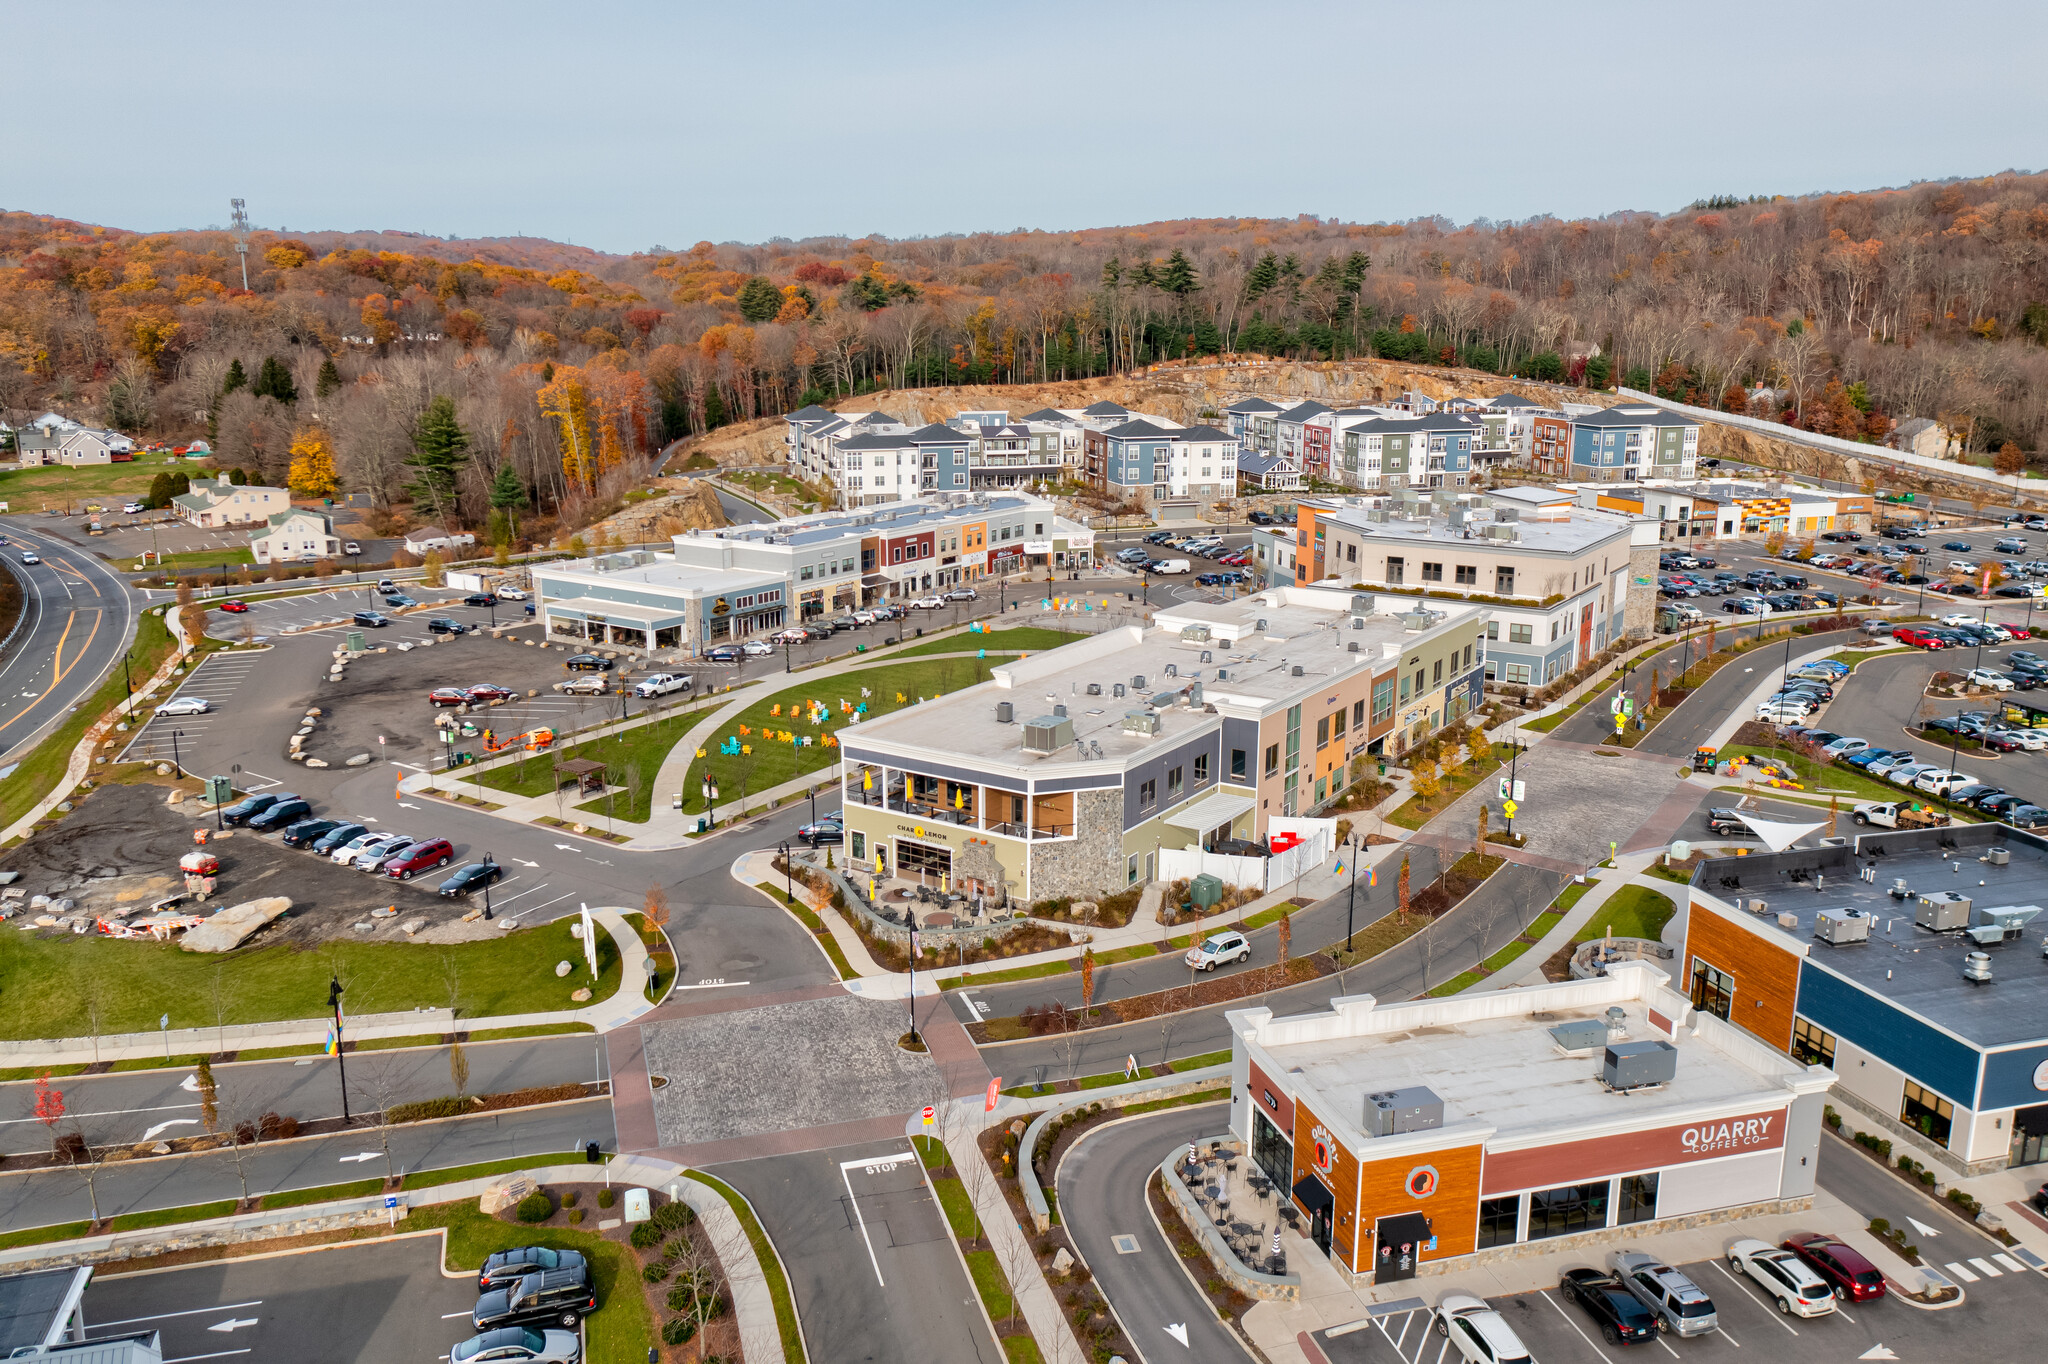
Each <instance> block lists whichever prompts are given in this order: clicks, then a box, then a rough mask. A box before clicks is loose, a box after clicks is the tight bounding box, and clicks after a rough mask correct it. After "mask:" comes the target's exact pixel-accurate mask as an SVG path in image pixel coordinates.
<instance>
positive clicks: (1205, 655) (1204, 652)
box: [1202, 649, 1209, 663]
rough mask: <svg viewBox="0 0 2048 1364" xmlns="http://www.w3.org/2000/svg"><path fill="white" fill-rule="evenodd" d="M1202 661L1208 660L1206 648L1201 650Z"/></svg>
mask: <svg viewBox="0 0 2048 1364" xmlns="http://www.w3.org/2000/svg"><path fill="white" fill-rule="evenodd" d="M1202 661H1203V662H1204V663H1207V662H1208V661H1209V651H1208V650H1207V649H1204V650H1202Z"/></svg>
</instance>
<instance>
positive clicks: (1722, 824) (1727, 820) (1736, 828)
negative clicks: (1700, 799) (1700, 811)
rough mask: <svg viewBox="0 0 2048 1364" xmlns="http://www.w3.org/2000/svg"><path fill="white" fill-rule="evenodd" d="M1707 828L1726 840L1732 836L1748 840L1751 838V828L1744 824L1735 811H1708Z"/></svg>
mask: <svg viewBox="0 0 2048 1364" xmlns="http://www.w3.org/2000/svg"><path fill="white" fill-rule="evenodd" d="M1707 828H1708V829H1709V830H1711V831H1712V832H1714V833H1717V834H1720V835H1721V836H1722V837H1724V838H1727V837H1731V836H1732V837H1738V838H1747V837H1749V836H1750V831H1749V826H1748V825H1747V824H1744V823H1743V822H1742V820H1741V818H1740V817H1739V816H1738V815H1737V814H1736V813H1735V811H1733V810H1723V809H1716V810H1709V811H1707Z"/></svg>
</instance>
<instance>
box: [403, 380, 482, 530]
mask: <svg viewBox="0 0 2048 1364" xmlns="http://www.w3.org/2000/svg"><path fill="white" fill-rule="evenodd" d="M468 448H469V433H468V432H467V431H464V430H463V429H462V423H460V422H458V421H457V420H456V419H455V400H454V399H453V398H451V397H449V396H448V395H447V394H445V393H443V394H438V395H436V397H435V398H434V400H433V401H432V402H430V403H428V404H427V410H426V411H425V412H422V413H421V414H420V420H419V424H418V425H417V426H415V427H414V428H413V436H412V451H413V453H412V458H411V459H408V460H407V461H406V463H407V464H409V465H411V466H412V467H413V469H414V470H416V471H417V472H416V474H415V476H414V478H413V481H412V482H411V483H410V484H408V485H407V489H406V490H407V491H408V492H410V493H411V494H412V495H413V498H414V500H415V501H419V502H424V503H426V504H428V505H429V506H431V507H432V508H433V512H434V519H435V520H436V521H443V522H445V520H446V517H447V514H448V510H449V508H450V507H451V506H452V505H453V503H454V500H455V475H456V471H457V470H459V469H460V468H461V467H462V457H463V451H465V450H467V449H468Z"/></svg>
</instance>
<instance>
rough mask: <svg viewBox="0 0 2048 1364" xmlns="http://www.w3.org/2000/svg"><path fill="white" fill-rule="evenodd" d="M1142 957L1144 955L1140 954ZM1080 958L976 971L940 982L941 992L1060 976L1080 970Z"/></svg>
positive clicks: (1097, 959) (1104, 959)
mask: <svg viewBox="0 0 2048 1364" xmlns="http://www.w3.org/2000/svg"><path fill="white" fill-rule="evenodd" d="M1138 955H1142V954H1138ZM1107 959H1108V958H1107V957H1106V956H1103V957H1097V958H1096V959H1095V960H1096V962H1097V964H1100V963H1102V962H1104V961H1106V960H1107ZM1079 960H1080V959H1079V958H1078V957H1076V958H1071V959H1066V960H1061V961H1042V962H1039V963H1037V964H1036V965H1033V966H1013V967H1011V968H1010V969H1009V970H1007V971H976V972H974V973H973V974H972V975H960V976H947V977H946V978H945V979H943V980H941V981H940V982H939V988H940V989H941V990H957V989H959V988H961V987H962V986H967V985H1000V984H1002V983H1003V982H1005V981H1011V980H1037V979H1038V978H1039V977H1040V976H1060V975H1065V974H1066V973H1067V972H1069V971H1073V970H1078V969H1079V968H1078V967H1077V966H1076V965H1075V963H1076V962H1078V961H1079Z"/></svg>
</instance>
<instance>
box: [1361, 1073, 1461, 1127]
mask: <svg viewBox="0 0 2048 1364" xmlns="http://www.w3.org/2000/svg"><path fill="white" fill-rule="evenodd" d="M1443 1125H1444V1101H1443V1100H1442V1099H1439V1098H1438V1097H1437V1096H1436V1091H1435V1090H1433V1089H1430V1088H1429V1087H1428V1086H1426V1085H1410V1086H1409V1087H1408V1088H1406V1089H1390V1090H1385V1091H1383V1092H1381V1093H1378V1094H1368V1095H1366V1096H1365V1121H1364V1123H1363V1124H1362V1127H1363V1129H1364V1131H1365V1134H1366V1135H1367V1136H1369V1137H1391V1136H1393V1135H1395V1134H1396V1133H1399V1132H1428V1131H1431V1130H1432V1129H1435V1128H1438V1127H1442V1126H1443Z"/></svg>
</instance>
